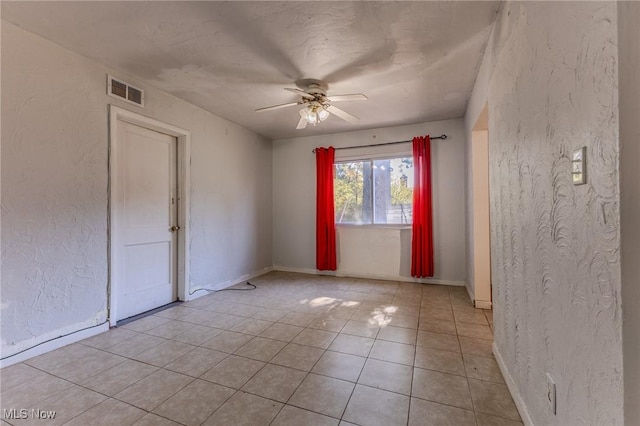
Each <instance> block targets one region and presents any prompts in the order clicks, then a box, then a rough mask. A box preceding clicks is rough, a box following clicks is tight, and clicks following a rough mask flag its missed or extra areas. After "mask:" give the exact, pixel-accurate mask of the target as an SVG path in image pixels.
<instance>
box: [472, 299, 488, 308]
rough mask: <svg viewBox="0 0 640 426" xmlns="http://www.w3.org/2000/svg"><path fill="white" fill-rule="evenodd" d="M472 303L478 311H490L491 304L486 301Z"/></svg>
mask: <svg viewBox="0 0 640 426" xmlns="http://www.w3.org/2000/svg"><path fill="white" fill-rule="evenodd" d="M473 303H474V305H475V307H476V308H478V309H492V307H493V304H492V303H491V302H488V301H486V300H475V301H474V302H473Z"/></svg>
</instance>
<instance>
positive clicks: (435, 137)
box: [311, 135, 447, 154]
mask: <svg viewBox="0 0 640 426" xmlns="http://www.w3.org/2000/svg"><path fill="white" fill-rule="evenodd" d="M446 138H447V135H440V136H431V137H430V138H429V139H431V140H433V139H442V140H445V139H446ZM409 142H413V140H410V141H398V142H384V143H374V144H370V145H357V146H343V147H338V148H334V149H335V150H336V151H337V150H339V149H354V148H370V147H374V146H383V145H395V144H398V143H409ZM311 152H313V153H314V154H315V153H316V150H315V148H314V149H313V150H312V151H311Z"/></svg>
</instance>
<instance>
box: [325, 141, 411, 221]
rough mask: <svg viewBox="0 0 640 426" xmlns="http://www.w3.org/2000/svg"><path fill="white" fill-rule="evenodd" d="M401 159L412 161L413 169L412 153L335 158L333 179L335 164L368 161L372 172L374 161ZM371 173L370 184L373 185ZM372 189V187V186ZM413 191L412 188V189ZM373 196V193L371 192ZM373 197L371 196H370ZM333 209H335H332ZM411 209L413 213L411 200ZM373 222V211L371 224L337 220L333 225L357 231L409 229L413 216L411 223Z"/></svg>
mask: <svg viewBox="0 0 640 426" xmlns="http://www.w3.org/2000/svg"><path fill="white" fill-rule="evenodd" d="M401 158H411V161H412V168H413V153H411V152H399V153H381V154H377V155H373V154H372V155H366V156H363V155H349V156H344V157H341V158H336V159H335V160H334V162H333V166H334V179H335V166H336V165H337V164H344V163H357V162H363V163H364V162H366V161H369V162H371V169H372V170H373V162H374V161H379V160H396V159H401ZM373 180H374V179H373V173H371V183H372V185H373ZM372 187H373V186H372ZM412 190H413V188H412ZM372 194H373V192H372ZM372 197H373V195H372ZM371 201H372V203H373V202H374V200H373V199H372V200H371ZM334 203H335V189H334ZM334 209H335V207H334ZM411 209H412V211H413V200H412V201H411ZM373 220H374V213H373V211H372V212H371V222H368V223H343V222H338V221H337V220H336V221H335V225H336V227H344V228H358V229H365V228H389V229H400V230H402V229H411V228H412V226H413V215H412V221H411V223H375V222H373Z"/></svg>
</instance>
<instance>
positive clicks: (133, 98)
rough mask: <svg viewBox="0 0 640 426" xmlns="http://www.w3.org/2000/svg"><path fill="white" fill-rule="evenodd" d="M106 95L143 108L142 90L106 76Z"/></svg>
mask: <svg viewBox="0 0 640 426" xmlns="http://www.w3.org/2000/svg"><path fill="white" fill-rule="evenodd" d="M107 95H109V96H113V97H114V98H119V99H122V100H123V101H126V102H129V103H130V104H134V105H138V106H141V107H144V90H142V89H138V88H137V87H134V86H132V85H130V84H128V83H124V82H122V81H120V80H117V79H115V78H113V77H112V76H110V75H107Z"/></svg>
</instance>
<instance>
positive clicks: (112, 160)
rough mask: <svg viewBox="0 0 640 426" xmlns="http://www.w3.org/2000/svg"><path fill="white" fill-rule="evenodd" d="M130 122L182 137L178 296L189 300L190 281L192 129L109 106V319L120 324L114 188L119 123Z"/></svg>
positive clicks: (179, 191)
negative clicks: (188, 238)
mask: <svg viewBox="0 0 640 426" xmlns="http://www.w3.org/2000/svg"><path fill="white" fill-rule="evenodd" d="M119 122H126V123H130V124H135V125H137V126H140V127H144V128H146V129H150V130H154V131H156V132H161V133H164V134H167V135H170V136H175V137H176V138H177V140H178V170H177V175H178V226H180V230H181V232H178V299H179V300H187V298H186V296H187V291H186V283H188V282H189V276H190V273H189V244H188V242H187V236H188V235H190V230H189V221H190V220H189V218H190V217H191V216H190V213H191V212H190V206H191V200H190V197H191V132H190V131H188V130H184V129H181V128H179V127H176V126H172V125H170V124H166V123H163V122H161V121H158V120H155V119H153V118H149V117H145V116H143V115H140V114H137V113H135V112H131V111H128V110H126V109H122V108H120V107H117V106H114V105H109V292H108V293H109V322H110V324H111V326H115V325H116V321H117V315H116V313H117V304H116V294H117V292H116V290H117V288H118V283H117V280H116V277H115V276H114V274H113V271H114V270H116V268H115V263H116V262H117V256H116V248H117V247H118V244H117V241H116V239H117V236H116V235H115V233H113V232H112V229H115V228H116V225H117V223H116V218H115V210H116V209H115V208H114V206H113V203H114V194H113V188H114V187H115V185H116V178H117V176H116V173H113V171H114V170H116V158H117V155H116V154H117V136H118V123H119Z"/></svg>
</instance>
